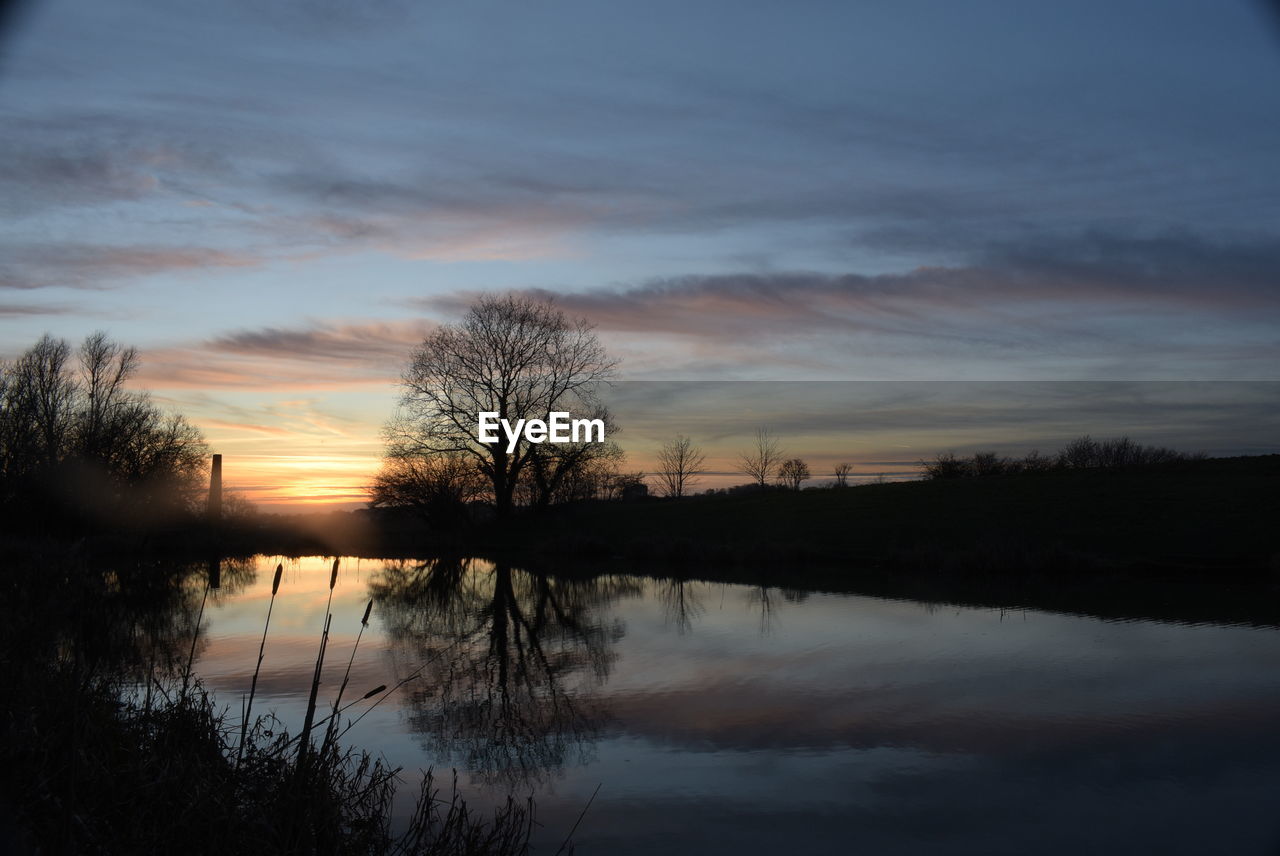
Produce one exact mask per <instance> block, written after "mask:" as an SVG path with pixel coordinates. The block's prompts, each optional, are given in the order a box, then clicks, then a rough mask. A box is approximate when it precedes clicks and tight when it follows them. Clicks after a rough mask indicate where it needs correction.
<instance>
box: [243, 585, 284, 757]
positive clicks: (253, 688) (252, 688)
mask: <svg viewBox="0 0 1280 856" xmlns="http://www.w3.org/2000/svg"><path fill="white" fill-rule="evenodd" d="M283 573H284V563H283V562H281V563H279V564H277V565H276V575H275V578H274V579H272V580H271V602H270V603H268V604H267V621H266V623H265V624H264V625H263V626H262V642H261V643H260V644H259V645H258V664H257V665H256V666H254V669H253V682H252V683H250V684H249V702H248V704H247V705H245V709H244V712H243V713H242V714H241V718H240V744H239V746H238V747H237V749H236V766H237V767H239V766H240V760H241V758H243V757H244V741H245V738H246V737H247V736H248V731H249V717H250V715H251V714H252V713H253V696H254V694H255V693H257V691H258V673H259V672H261V671H262V659H263V657H264V656H266V650H267V630H268V629H270V627H271V611H272V610H273V609H275V605H276V593H277V592H279V591H280V577H281V575H282V574H283Z"/></svg>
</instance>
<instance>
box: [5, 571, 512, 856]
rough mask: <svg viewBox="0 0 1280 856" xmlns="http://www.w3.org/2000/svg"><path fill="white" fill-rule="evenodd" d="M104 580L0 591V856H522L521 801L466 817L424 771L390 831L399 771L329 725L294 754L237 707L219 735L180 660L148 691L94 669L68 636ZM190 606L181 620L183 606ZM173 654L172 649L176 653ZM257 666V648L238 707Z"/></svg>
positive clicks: (10, 585)
mask: <svg viewBox="0 0 1280 856" xmlns="http://www.w3.org/2000/svg"><path fill="white" fill-rule="evenodd" d="M19 576H21V577H23V578H25V579H27V580H29V582H21V581H19V579H18V577H19ZM103 576H105V574H103V573H101V572H99V573H94V572H92V571H89V570H88V569H85V568H81V569H77V572H76V573H74V574H70V573H69V574H63V573H61V572H58V573H47V574H45V575H44V576H43V577H36V576H35V575H34V574H22V575H18V574H12V575H10V577H9V578H8V579H6V580H4V581H3V582H2V583H0V585H2V586H3V587H4V589H5V590H4V591H3V595H4V597H3V598H0V642H3V643H4V647H3V648H2V649H0V650H2V651H3V652H4V653H3V656H0V680H2V681H3V682H4V683H5V684H6V685H7V686H9V687H10V688H11V692H9V693H7V694H6V695H5V697H4V698H0V767H2V768H3V769H4V771H5V772H4V776H3V778H2V779H0V783H2V784H3V792H0V806H2V807H4V808H5V809H6V810H7V813H8V814H9V815H10V816H11V820H10V822H7V823H6V824H5V825H4V827H2V828H0V851H4V850H8V849H13V850H17V851H19V852H21V851H22V850H24V849H30V850H33V851H39V852H47V853H89V852H93V853H214V852H216V853H264V854H275V853H280V854H284V853H290V854H294V853H302V854H340V853H343V854H345V853H357V854H387V853H396V854H398V853H406V854H407V853H426V854H450V856H454V855H455V854H456V856H464V854H476V856H480V854H518V853H525V852H527V849H528V841H529V836H530V834H531V832H532V828H533V822H534V821H533V807H532V804H531V802H517V801H515V800H511V799H508V800H507V802H506V803H505V805H503V806H501V807H500V808H498V809H497V810H495V811H494V812H493V813H492V814H490V815H488V816H477V815H475V814H474V813H472V812H471V811H470V810H469V809H468V807H467V805H466V804H465V802H464V801H463V800H462V799H461V797H460V796H459V794H458V792H457V787H456V779H455V780H454V781H453V782H452V783H451V784H450V785H448V786H446V787H445V788H441V787H439V786H438V785H437V784H436V783H435V782H434V781H433V779H432V777H431V776H430V774H429V773H428V774H427V775H426V776H425V777H424V781H423V783H422V786H421V791H420V793H419V795H418V800H417V806H416V810H415V811H414V813H413V814H412V815H411V816H410V818H408V820H407V822H406V823H405V824H403V826H402V828H400V829H393V828H392V806H393V799H394V795H395V788H396V784H397V774H398V772H399V770H398V769H396V768H391V767H389V766H387V765H386V764H385V763H384V762H383V761H381V760H377V759H374V758H372V757H371V756H370V755H369V754H368V753H365V752H359V751H356V750H353V749H348V748H344V747H342V746H340V745H339V740H338V737H339V736H340V735H337V734H335V732H336V729H335V728H334V727H333V726H332V725H331V726H330V727H329V728H328V729H326V739H325V740H323V741H321V742H320V743H319V744H318V745H317V746H314V747H312V748H311V749H310V751H308V752H306V753H305V754H303V753H295V752H294V750H293V743H294V741H298V742H299V743H301V744H309V743H310V741H309V740H308V739H307V736H306V734H305V732H304V733H302V734H298V735H290V734H289V733H288V732H287V731H285V730H284V729H282V728H281V727H280V726H279V722H278V721H277V720H276V719H275V718H274V717H271V716H257V717H255V718H252V719H251V718H250V710H251V704H250V703H246V706H245V711H244V713H243V714H242V716H241V717H240V718H239V721H237V722H234V723H229V722H227V721H226V717H225V714H224V713H222V712H220V711H219V710H218V708H217V707H216V706H215V703H214V700H213V699H212V697H211V696H210V694H209V693H207V692H206V691H205V690H204V688H203V687H202V686H201V685H200V682H199V680H198V679H197V678H195V677H193V676H192V674H191V670H190V666H189V665H187V666H186V667H185V668H184V667H183V665H182V664H181V661H179V663H178V664H177V665H176V668H175V669H174V670H173V671H170V672H162V671H160V670H156V669H151V670H149V671H148V672H147V674H146V675H145V680H146V681H147V683H148V686H149V687H150V689H151V690H152V692H151V693H150V694H149V696H148V695H145V694H143V693H141V692H138V691H137V689H138V685H137V684H136V683H135V680H136V679H135V678H134V677H132V676H130V677H125V676H123V674H122V673H121V672H120V671H119V670H118V669H114V668H104V667H103V664H101V663H100V662H95V660H94V651H95V650H97V649H98V648H99V647H100V646H98V645H97V640H95V639H93V638H83V639H76V638H74V634H75V632H76V630H77V628H78V627H82V626H83V623H84V621H83V617H84V616H85V615H86V614H88V613H87V611H89V610H93V609H95V608H97V609H99V611H100V612H101V613H103V614H105V613H106V612H108V611H109V606H110V603H111V599H112V592H111V591H110V587H109V586H104V585H103V580H102V578H103ZM278 579H279V578H278V576H277V582H276V583H275V584H273V589H275V590H276V591H278ZM178 587H181V586H180V585H179V586H178ZM206 596H207V590H206ZM273 598H274V592H273ZM203 600H204V598H202V601H203ZM189 608H190V609H191V612H192V613H194V612H195V604H194V603H191V604H190V607H189ZM270 609H271V607H268V612H270ZM370 611H371V607H366V610H365V617H364V618H363V619H362V625H363V624H364V623H366V622H367V620H368V614H369V612H370ZM187 614H188V615H189V614H191V613H187ZM96 617H97V616H95V618H96ZM104 622H105V617H104ZM268 622H269V619H268ZM328 623H329V622H328V620H326V626H328ZM112 626H113V627H114V625H112ZM129 632H131V633H132V632H133V631H129ZM192 632H195V633H198V632H199V625H198V624H197V625H196V626H195V627H194V629H193V630H192ZM265 635H266V629H264V639H265ZM174 642H178V638H177V637H174V638H173V639H172V640H171V643H170V644H172V643H174ZM178 644H180V645H181V646H182V647H183V648H184V649H185V648H186V645H185V639H183V640H182V641H181V642H178ZM263 648H265V643H264V646H263ZM182 653H183V654H186V653H188V652H187V651H186V650H183V652H182ZM263 656H264V655H263V650H262V649H260V653H259V661H258V669H256V670H255V678H254V682H253V684H252V685H251V687H250V694H251V695H252V694H253V693H254V691H255V689H256V683H257V681H256V678H257V673H258V670H260V668H261V665H262V661H263ZM352 660H354V652H353V655H352ZM348 676H349V671H348ZM345 682H346V679H345V678H344V683H345ZM385 689H386V688H385V687H378V688H375V689H374V690H371V691H369V692H367V693H364V694H363V696H362V697H361V698H358V699H356V700H355V701H352V702H349V703H347V704H346V705H341V704H340V700H335V702H334V706H333V707H334V712H333V713H332V714H331V715H330V716H329V717H326V718H325V719H324V720H321V723H316V726H319V725H320V724H322V723H326V722H328V723H333V722H335V721H336V720H338V719H339V717H340V716H341V715H342V714H343V713H344V712H345V711H346V710H348V709H349V708H351V707H352V706H353V705H357V704H361V703H364V702H368V703H369V704H370V705H372V704H377V703H379V702H381V701H382V700H383V699H385V698H386V697H387V695H388V694H387V693H385ZM344 733H345V732H344ZM330 735H333V736H332V737H331V736H330Z"/></svg>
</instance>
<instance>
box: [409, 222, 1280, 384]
mask: <svg viewBox="0 0 1280 856" xmlns="http://www.w3.org/2000/svg"><path fill="white" fill-rule="evenodd" d="M1277 283H1280V242H1277V241H1275V240H1239V241H1236V242H1234V243H1226V242H1216V241H1210V240H1208V239H1205V238H1201V237H1198V236H1194V235H1190V234H1186V233H1170V234H1163V235H1159V236H1155V237H1130V238H1122V237H1117V236H1114V235H1112V236H1108V235H1103V234H1099V233H1092V232H1091V233H1085V234H1083V235H1080V236H1077V237H1074V238H1069V239H1049V238H1043V239H1041V240H1038V241H1024V242H1020V243H1016V244H1004V245H988V246H986V247H984V248H982V249H981V250H980V251H978V252H976V253H974V254H973V259H972V260H971V261H969V262H967V263H965V264H960V265H954V266H937V267H919V268H916V269H914V270H910V271H906V272H902V273H889V274H861V273H844V274H839V273H824V272H811V271H791V272H787V271H782V272H746V273H726V274H709V275H687V276H679V277H668V278H660V279H653V280H648V281H644V282H641V283H639V284H633V285H624V286H619V287H609V288H594V289H588V290H585V291H574V292H567V293H560V292H556V291H552V290H548V289H529V290H527V291H526V292H525V293H527V294H530V295H532V296H534V297H539V298H552V299H554V300H555V301H556V302H557V304H558V305H559V306H561V307H562V308H563V309H564V310H566V311H567V312H569V313H570V314H573V315H582V316H585V317H586V318H588V319H589V320H590V321H592V322H593V323H595V324H596V325H597V326H598V327H599V329H600V330H601V331H602V332H603V333H605V334H614V336H615V338H616V339H617V340H618V341H619V343H620V344H621V345H622V346H623V347H624V348H625V347H627V346H628V345H634V346H635V347H638V348H640V349H643V350H648V351H652V350H653V346H654V337H660V338H659V341H662V342H674V343H675V347H679V348H684V349H686V351H687V354H686V358H687V360H688V362H689V364H691V365H692V364H695V363H701V364H703V365H704V366H706V365H710V366H715V365H720V366H724V365H732V364H734V363H735V362H736V363H738V365H739V366H746V367H751V368H756V367H759V366H762V365H764V366H771V367H773V368H775V369H777V368H785V369H787V370H788V371H789V372H790V373H791V374H793V375H797V376H803V375H804V373H805V372H806V371H807V372H809V373H810V375H811V376H815V377H821V376H830V375H831V372H832V371H833V370H839V369H840V368H841V367H842V366H843V367H845V368H846V370H847V369H848V367H853V369H854V371H855V372H857V371H858V370H860V369H861V368H864V367H870V368H871V369H872V372H873V373H871V374H869V375H867V374H864V375H862V376H863V377H877V376H879V377H882V378H885V379H901V378H903V377H912V376H916V375H917V373H918V371H919V370H921V369H925V370H928V371H930V372H931V374H929V375H925V376H924V377H923V378H921V379H929V378H937V377H952V376H954V375H951V374H950V371H952V370H953V368H954V367H962V370H971V371H972V370H976V371H978V372H981V373H983V374H978V375H977V377H979V378H981V377H983V376H984V374H987V373H989V372H992V371H993V370H994V371H995V372H996V373H995V374H994V375H988V376H989V377H992V378H993V379H994V378H998V379H1012V378H1010V377H1009V376H1008V375H1007V374H1006V372H1008V371H1009V370H1010V369H1011V368H1013V367H1012V366H1011V365H1010V361H1011V359H1012V358H1016V362H1017V369H1019V370H1021V371H1023V372H1029V373H1031V374H1032V375H1034V376H1039V377H1056V378H1058V379H1071V378H1078V377H1096V376H1101V377H1115V376H1117V375H1115V374H1114V373H1115V372H1116V371H1117V368H1118V367H1122V368H1119V370H1120V371H1124V372H1126V374H1124V375H1119V376H1121V377H1125V376H1127V377H1182V376H1184V375H1183V374H1181V373H1182V372H1183V371H1185V367H1186V366H1193V367H1194V372H1195V374H1194V375H1193V376H1195V377H1217V378H1244V377H1255V378H1257V377H1272V376H1274V368H1268V367H1267V366H1268V363H1269V362H1271V363H1274V362H1275V361H1276V358H1277V357H1280V349H1278V348H1277V344H1276V342H1275V339H1274V336H1272V335H1270V334H1269V333H1268V332H1267V329H1268V327H1269V326H1270V327H1273V326H1274V324H1275V323H1277V321H1280V286H1278V285H1277ZM475 296H476V295H475V294H473V293H453V294H446V295H441V296H433V297H427V298H422V299H418V300H416V301H414V305H416V306H419V307H421V308H424V309H427V310H430V311H433V312H436V313H443V314H448V315H457V314H460V313H461V312H463V311H464V310H465V308H466V307H467V306H468V305H470V303H471V302H472V301H473V300H474V299H475ZM1175 366H1176V369H1175V368H1174V367H1175ZM940 368H941V371H940ZM895 372H896V373H895ZM876 373H879V374H878V375H877V374H876ZM748 376H749V375H748ZM846 376H848V375H846ZM854 376H857V375H856V374H855V375H854ZM1022 376H1023V377H1025V376H1027V375H1026V374H1023V375H1022ZM757 377H759V375H757Z"/></svg>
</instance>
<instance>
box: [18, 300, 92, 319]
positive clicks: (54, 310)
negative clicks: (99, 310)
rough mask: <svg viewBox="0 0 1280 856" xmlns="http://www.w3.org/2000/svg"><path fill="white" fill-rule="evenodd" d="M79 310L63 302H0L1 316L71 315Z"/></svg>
mask: <svg viewBox="0 0 1280 856" xmlns="http://www.w3.org/2000/svg"><path fill="white" fill-rule="evenodd" d="M76 311H77V310H76V309H75V308H74V307H71V306H67V305H66V304H62V303H50V304H34V303H0V318H25V317H30V316H34V315H71V314H73V313H75V312H76Z"/></svg>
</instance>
